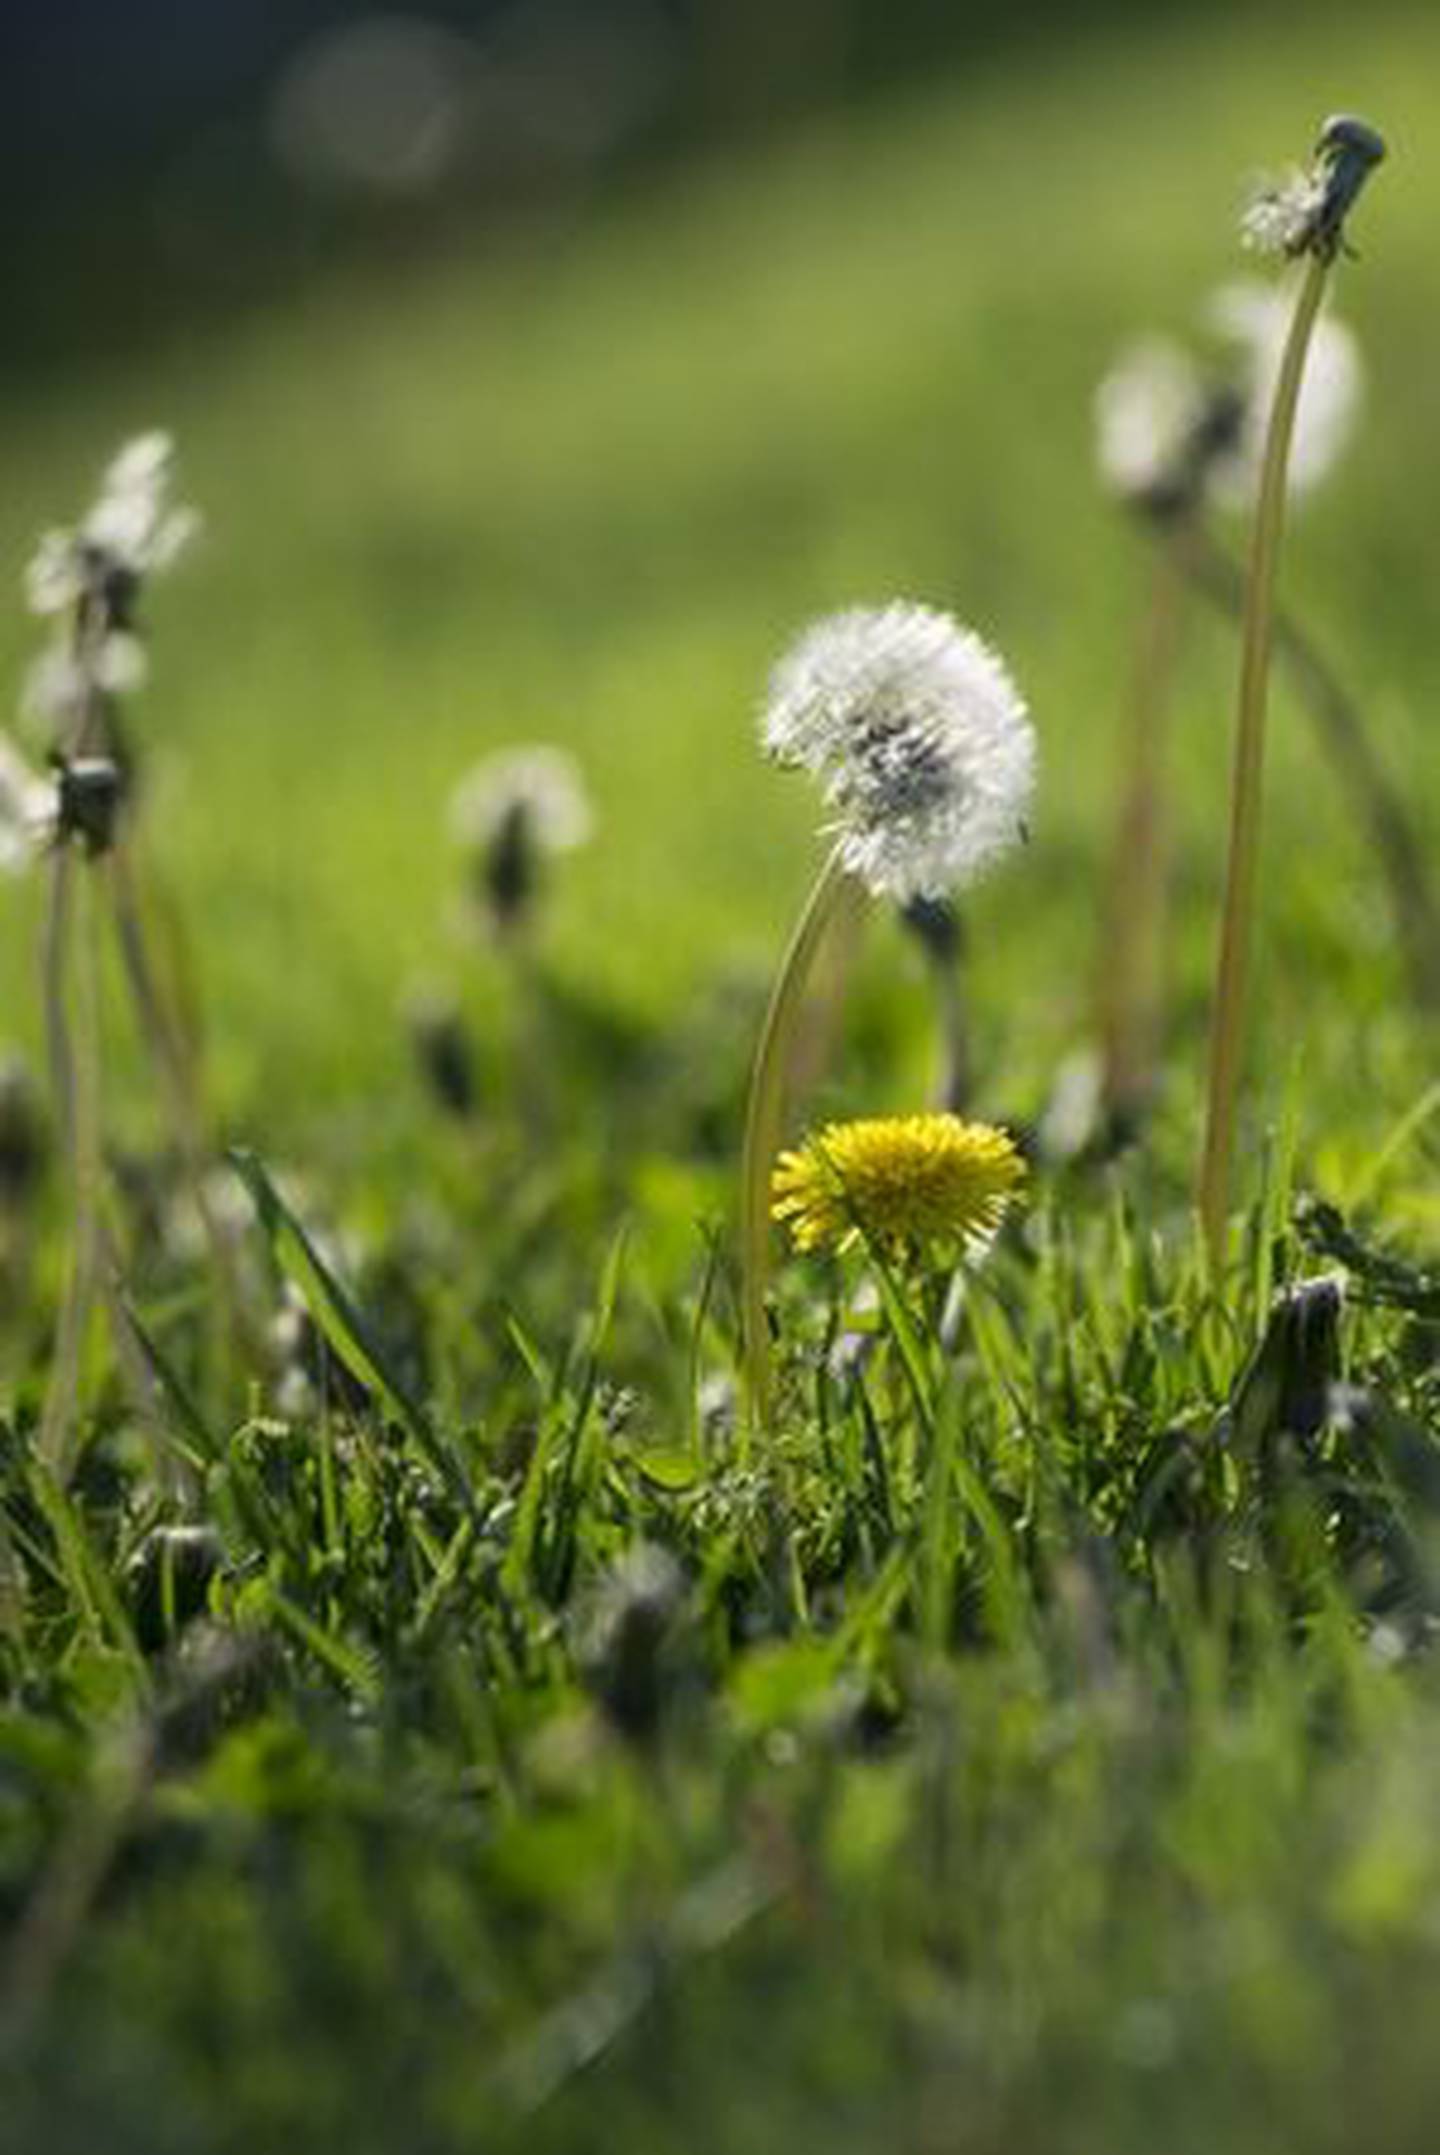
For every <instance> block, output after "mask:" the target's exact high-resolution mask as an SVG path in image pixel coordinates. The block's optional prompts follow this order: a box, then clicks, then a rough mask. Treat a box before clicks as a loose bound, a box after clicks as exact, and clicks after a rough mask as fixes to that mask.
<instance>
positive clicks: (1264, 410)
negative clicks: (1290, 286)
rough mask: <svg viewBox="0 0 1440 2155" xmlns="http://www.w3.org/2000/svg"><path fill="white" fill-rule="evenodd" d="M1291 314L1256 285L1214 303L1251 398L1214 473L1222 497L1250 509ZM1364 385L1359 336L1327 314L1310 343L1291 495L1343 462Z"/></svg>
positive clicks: (1212, 313)
mask: <svg viewBox="0 0 1440 2155" xmlns="http://www.w3.org/2000/svg"><path fill="white" fill-rule="evenodd" d="M1292 311H1293V303H1292V301H1291V299H1290V298H1289V297H1288V296H1287V294H1286V293H1285V291H1284V290H1283V289H1276V288H1275V287H1273V286H1270V285H1265V284H1256V283H1253V282H1249V283H1239V284H1228V285H1226V286H1224V287H1223V288H1222V289H1221V290H1220V291H1219V292H1217V293H1216V294H1215V296H1214V298H1213V299H1212V300H1211V302H1210V306H1209V309H1208V316H1209V320H1210V322H1211V323H1212V324H1213V326H1214V327H1215V328H1216V329H1217V330H1218V331H1219V332H1220V334H1221V336H1222V337H1224V338H1225V339H1226V340H1227V341H1228V342H1229V343H1230V344H1231V345H1232V346H1233V347H1234V349H1235V351H1236V353H1237V356H1238V359H1239V364H1240V368H1241V372H1242V376H1243V387H1244V392H1245V413H1246V417H1245V422H1244V425H1243V427H1242V429H1241V433H1240V438H1239V441H1238V443H1237V445H1236V448H1235V451H1234V453H1233V455H1231V456H1230V457H1227V458H1226V459H1224V460H1223V461H1222V462H1221V463H1220V465H1219V466H1218V467H1217V470H1216V473H1215V479H1216V487H1217V491H1219V492H1220V493H1221V494H1222V495H1223V496H1224V497H1225V498H1226V499H1228V500H1230V501H1232V502H1240V501H1248V500H1249V499H1250V497H1251V496H1252V495H1253V494H1254V491H1255V487H1256V484H1257V482H1258V479H1259V473H1260V462H1261V458H1262V457H1263V455H1264V448H1265V434H1266V430H1267V428H1268V426H1269V421H1270V407H1271V405H1272V404H1273V403H1274V400H1275V388H1276V384H1277V382H1278V381H1279V378H1280V363H1281V360H1282V358H1283V356H1284V351H1285V340H1286V338H1287V336H1288V335H1289V331H1290V319H1291V314H1292ZM1364 384H1365V371H1364V366H1363V363H1362V361H1361V358H1360V350H1359V346H1358V345H1357V344H1356V341H1355V337H1354V334H1353V333H1352V331H1351V330H1349V329H1348V328H1347V327H1346V326H1345V324H1344V323H1343V322H1341V321H1338V320H1337V319H1336V318H1335V316H1334V315H1332V314H1322V315H1321V316H1320V318H1319V320H1318V321H1317V322H1316V324H1315V328H1314V331H1313V333H1312V335H1311V339H1310V349H1309V352H1308V353H1307V355H1306V360H1305V372H1304V375H1303V376H1302V378H1301V384H1300V402H1299V405H1298V406H1297V408H1296V412H1295V432H1294V435H1293V437H1292V439H1291V444H1290V465H1289V478H1288V484H1289V489H1290V491H1291V493H1292V494H1303V493H1306V492H1308V491H1309V489H1310V488H1311V487H1313V486H1316V485H1318V484H1319V483H1320V482H1321V481H1322V480H1323V479H1325V478H1326V477H1327V476H1328V474H1329V473H1330V471H1331V470H1332V469H1333V467H1334V466H1335V464H1336V463H1337V462H1338V461H1339V459H1340V458H1341V456H1342V455H1343V454H1344V452H1345V449H1346V446H1347V445H1348V443H1349V440H1350V437H1351V434H1352V433H1353V432H1354V428H1355V421H1356V418H1357V416H1358V413H1359V410H1360V403H1361V398H1362V396H1363V393H1364Z"/></svg>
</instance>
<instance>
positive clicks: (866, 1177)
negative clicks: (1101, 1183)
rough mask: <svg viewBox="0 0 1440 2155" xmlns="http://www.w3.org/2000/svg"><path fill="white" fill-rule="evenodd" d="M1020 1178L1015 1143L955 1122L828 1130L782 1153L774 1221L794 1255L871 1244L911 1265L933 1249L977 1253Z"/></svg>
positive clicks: (910, 1121)
mask: <svg viewBox="0 0 1440 2155" xmlns="http://www.w3.org/2000/svg"><path fill="white" fill-rule="evenodd" d="M1024 1177H1025V1163H1024V1161H1023V1160H1022V1159H1021V1157H1020V1154H1019V1153H1018V1152H1017V1151H1016V1149H1015V1145H1014V1142H1013V1140H1012V1139H1011V1138H1010V1137H1009V1136H1008V1135H1007V1133H1006V1132H1005V1131H1004V1130H1000V1129H997V1128H995V1127H994V1126H993V1125H992V1124H990V1123H984V1122H964V1121H962V1120H961V1118H960V1117H959V1116H958V1115H944V1114H925V1115H887V1116H877V1117H871V1118H867V1119H865V1120H862V1121H858V1122H832V1123H828V1124H827V1125H826V1126H825V1128H824V1129H822V1130H819V1131H816V1132H814V1133H813V1134H812V1135H811V1136H809V1137H807V1138H806V1139H805V1141H804V1143H803V1144H802V1145H800V1146H799V1147H798V1148H797V1149H796V1150H794V1151H792V1152H785V1153H782V1154H781V1156H780V1159H779V1161H778V1162H777V1164H776V1168H775V1173H774V1177H773V1181H772V1185H771V1195H772V1206H771V1209H772V1212H773V1215H774V1217H775V1218H776V1219H777V1220H780V1221H783V1222H784V1223H785V1224H786V1225H787V1226H788V1227H789V1230H790V1235H791V1239H792V1240H793V1242H794V1244H795V1247H796V1248H797V1249H798V1250H821V1249H832V1250H845V1249H849V1248H852V1247H853V1246H854V1245H855V1244H856V1243H857V1242H862V1241H864V1242H868V1243H871V1244H873V1245H874V1246H875V1247H876V1248H877V1249H878V1250H879V1251H880V1252H881V1253H882V1254H883V1255H886V1256H892V1257H907V1256H912V1255H914V1254H915V1253H917V1252H918V1251H919V1250H921V1249H923V1248H927V1247H931V1246H934V1245H942V1246H947V1245H948V1246H949V1247H952V1248H958V1249H961V1250H963V1251H965V1252H966V1253H967V1254H969V1255H972V1256H974V1255H978V1254H980V1253H981V1252H982V1251H983V1250H984V1249H985V1248H986V1246H987V1245H988V1244H989V1242H990V1240H991V1239H992V1237H993V1236H994V1234H995V1232H996V1230H997V1229H998V1227H999V1226H1000V1223H1001V1221H1002V1219H1003V1218H1004V1216H1005V1211H1006V1207H1007V1206H1008V1204H1009V1202H1010V1199H1011V1197H1012V1196H1013V1195H1014V1193H1015V1191H1016V1190H1017V1189H1018V1187H1019V1185H1020V1184H1021V1182H1022V1181H1023V1180H1024Z"/></svg>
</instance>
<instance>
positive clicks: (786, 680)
mask: <svg viewBox="0 0 1440 2155" xmlns="http://www.w3.org/2000/svg"><path fill="white" fill-rule="evenodd" d="M761 735H762V740H763V743H764V746H765V749H766V751H767V753H768V754H769V755H770V756H771V757H773V758H774V760H775V761H776V762H778V763H782V764H787V765H792V766H799V767H802V768H804V769H806V770H809V771H811V772H813V773H814V774H815V775H816V776H817V777H818V778H819V779H820V782H821V786H822V790H823V793H824V797H825V800H826V803H827V805H828V807H829V808H830V810H831V821H830V824H829V826H828V827H829V829H830V830H831V831H832V832H833V834H834V836H835V838H836V840H837V843H838V845H839V848H840V853H841V858H842V859H843V861H844V864H845V866H846V867H847V868H848V869H849V871H850V873H851V874H852V875H855V876H858V877H859V878H860V880H861V881H862V882H863V883H865V884H866V886H867V887H868V888H869V889H870V890H871V891H873V892H874V893H876V894H877V895H884V896H888V897H892V898H895V899H897V900H899V901H900V902H901V903H906V902H908V901H909V900H910V899H913V898H922V897H924V898H934V897H939V896H942V895H943V894H944V893H945V892H946V891H948V890H952V889H954V888H955V887H957V886H958V885H960V884H964V883H967V882H969V881H971V880H972V878H973V877H974V876H976V875H977V874H978V873H979V872H980V870H981V869H982V868H984V867H985V866H987V865H988V863H989V862H990V861H992V860H993V859H995V858H996V857H997V856H998V855H1000V854H1001V853H1003V852H1004V851H1005V850H1006V849H1007V848H1008V847H1009V846H1011V845H1013V844H1014V843H1015V841H1016V839H1017V838H1018V837H1020V836H1021V835H1022V834H1023V829H1024V822H1025V815H1026V811H1027V809H1028V807H1029V802H1030V795H1031V792H1032V789H1033V785H1034V766H1035V738H1034V733H1033V731H1032V728H1031V725H1030V720H1029V716H1028V713H1027V711H1026V708H1025V704H1024V701H1023V699H1022V698H1021V696H1020V693H1019V690H1018V689H1017V688H1016V686H1015V683H1014V681H1013V680H1012V679H1011V677H1010V674H1009V672H1008V671H1007V669H1006V668H1005V666H1004V665H1003V663H1002V662H1001V660H1000V659H999V658H998V657H997V656H996V654H995V653H994V652H993V651H992V650H990V648H989V647H988V645H986V644H985V643H983V642H982V641H981V639H980V638H979V637H978V636H976V635H975V634H973V632H972V631H970V630H968V629H964V628H961V627H960V625H959V623H958V622H956V621H954V620H953V619H952V618H951V616H950V615H949V614H946V613H941V612H939V611H938V610H936V609H934V608H932V607H928V606H916V605H910V604H905V603H899V602H897V603H895V604H892V605H889V606H884V607H854V608H851V609H849V610H848V611H846V612H843V613H838V614H832V615H829V616H827V617H826V618H824V619H822V620H820V621H817V622H815V623H814V624H813V625H812V626H811V627H810V628H809V629H807V630H806V631H805V633H804V634H803V635H802V636H801V637H800V639H799V640H798V642H796V643H795V644H794V645H792V647H791V648H790V650H789V651H788V652H787V653H786V654H785V656H784V657H783V658H782V659H781V660H780V662H779V664H778V665H777V666H776V668H775V670H774V672H773V674H772V676H771V680H770V690H769V697H768V700H767V703H766V706H765V710H764V714H763V718H762V724H761Z"/></svg>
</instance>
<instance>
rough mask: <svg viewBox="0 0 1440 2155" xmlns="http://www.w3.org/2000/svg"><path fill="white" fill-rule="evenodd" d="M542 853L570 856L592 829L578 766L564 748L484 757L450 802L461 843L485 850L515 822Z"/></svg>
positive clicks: (510, 751) (509, 751)
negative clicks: (522, 824)
mask: <svg viewBox="0 0 1440 2155" xmlns="http://www.w3.org/2000/svg"><path fill="white" fill-rule="evenodd" d="M517 817H518V818H520V819H522V820H523V821H524V823H525V826H526V829H527V832H528V834H529V836H530V837H531V838H532V839H533V840H534V842H535V844H536V845H537V846H538V847H539V848H540V850H541V852H542V853H568V852H570V851H572V850H573V848H574V847H576V846H581V845H584V843H585V841H586V840H587V839H588V838H589V836H590V833H591V831H592V829H593V828H594V816H593V814H592V812H591V808H590V798H589V795H588V794H587V792H586V790H585V781H584V779H583V778H582V776H581V773H580V766H579V764H578V763H577V762H576V761H575V758H574V757H573V756H569V755H567V754H566V753H565V751H564V749H562V748H514V749H506V750H504V751H502V752H501V753H500V754H498V755H494V756H486V757H485V758H484V759H483V761H481V762H480V763H477V764H475V765H474V766H473V767H472V769H470V770H469V771H467V772H466V774H465V776H464V777H463V778H462V779H461V781H460V783H459V784H458V785H457V786H456V788H455V791H454V793H453V794H452V795H451V797H450V827H451V829H452V831H453V832H454V834H455V838H456V841H457V843H458V844H460V845H462V846H465V847H467V848H473V849H474V850H476V851H481V850H483V849H484V848H485V847H487V846H488V845H489V844H490V843H491V841H492V840H493V839H494V838H495V837H497V836H498V834H499V833H500V831H501V830H502V829H503V828H504V827H505V826H506V825H507V824H509V823H511V822H513V821H514V820H515V819H516V818H517Z"/></svg>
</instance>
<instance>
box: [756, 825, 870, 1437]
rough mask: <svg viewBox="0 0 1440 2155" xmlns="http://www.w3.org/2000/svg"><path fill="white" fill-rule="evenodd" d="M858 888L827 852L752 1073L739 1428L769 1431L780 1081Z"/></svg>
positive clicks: (763, 1030)
mask: <svg viewBox="0 0 1440 2155" xmlns="http://www.w3.org/2000/svg"><path fill="white" fill-rule="evenodd" d="M856 890H857V886H856V885H855V884H854V883H853V881H852V879H851V877H850V876H849V874H848V873H847V871H846V869H845V866H844V864H843V862H842V861H841V859H840V854H839V850H838V848H837V850H836V851H835V852H833V853H832V854H831V855H830V858H829V859H828V860H827V862H826V863H825V866H824V867H823V868H822V869H821V871H820V876H819V879H818V881H817V882H816V884H815V887H814V889H813V890H812V891H811V893H810V896H809V897H808V899H807V900H806V902H805V909H804V911H803V912H802V913H801V915H800V919H799V922H798V923H797V925H796V928H795V933H794V935H793V936H792V937H791V940H790V947H789V949H788V950H787V951H786V953H785V957H784V960H783V962H782V964H781V967H780V971H779V974H778V976H777V978H776V981H775V986H774V989H773V991H772V993H771V996H770V1006H769V1008H768V1010H767V1011H766V1013H765V1022H764V1024H763V1025H762V1027H761V1029H760V1041H759V1045H758V1047H757V1048H756V1051H755V1063H754V1068H753V1069H752V1071H751V1074H750V1100H749V1105H748V1108H747V1110H746V1115H745V1145H744V1151H743V1153H742V1156H741V1166H740V1264H741V1275H742V1283H743V1284H742V1308H741V1321H742V1325H743V1328H744V1349H745V1389H746V1403H747V1417H745V1418H742V1423H741V1427H742V1430H745V1431H746V1433H747V1434H748V1431H749V1430H750V1429H758V1430H760V1431H768V1430H769V1428H770V1424H771V1419H772V1414H773V1409H774V1386H773V1372H772V1368H771V1355H770V1327H769V1319H768V1317H767V1315H766V1310H765V1290H766V1287H767V1286H768V1284H769V1279H770V1177H771V1173H772V1171H773V1168H774V1165H775V1155H776V1153H777V1152H778V1150H779V1147H780V1137H781V1130H782V1126H783V1122H784V1115H785V1092H786V1082H787V1078H788V1076H789V1071H790V1057H791V1053H792V1049H793V1044H794V1038H795V1027H796V1022H797V1019H798V1017H799V1014H800V1009H801V1005H802V1002H803V1000H804V995H805V986H806V983H807V981H808V980H809V978H810V973H811V970H812V968H813V966H814V963H815V958H816V954H817V952H818V951H819V948H820V945H821V943H822V941H823V940H824V937H825V932H826V929H827V928H828V927H829V926H830V924H831V922H832V920H833V919H834V918H835V916H836V914H837V913H838V911H839V910H840V908H841V906H842V904H843V903H844V901H845V900H846V899H847V897H848V896H849V895H850V894H851V893H852V892H855V891H856Z"/></svg>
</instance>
